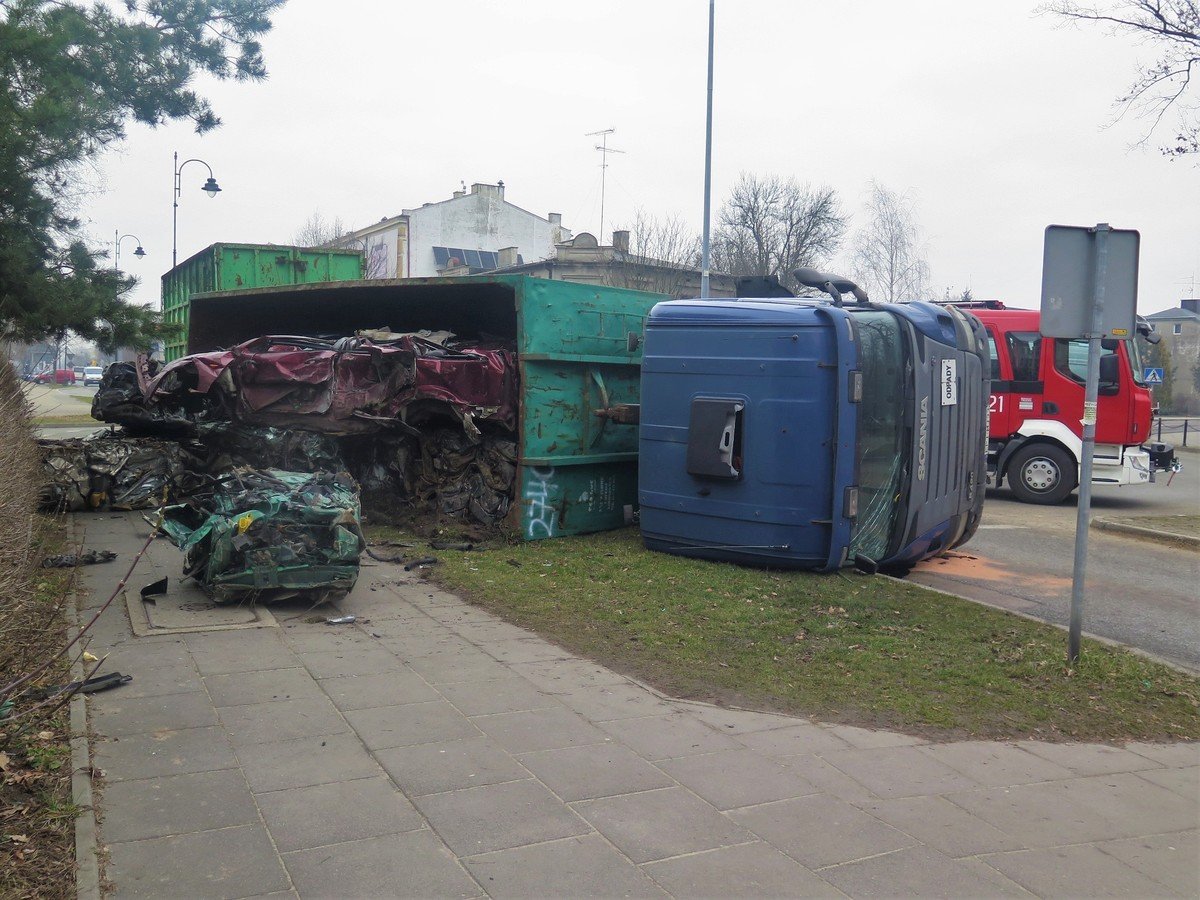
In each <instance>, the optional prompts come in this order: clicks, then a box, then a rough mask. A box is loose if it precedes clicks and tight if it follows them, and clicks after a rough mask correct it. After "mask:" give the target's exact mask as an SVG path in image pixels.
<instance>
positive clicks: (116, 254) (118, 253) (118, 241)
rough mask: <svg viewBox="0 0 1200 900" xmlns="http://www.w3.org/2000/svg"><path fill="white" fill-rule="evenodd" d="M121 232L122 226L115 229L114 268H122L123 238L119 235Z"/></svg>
mask: <svg viewBox="0 0 1200 900" xmlns="http://www.w3.org/2000/svg"><path fill="white" fill-rule="evenodd" d="M120 233H121V229H120V228H114V229H113V268H114V269H119V268H121V239H120V238H119V237H117V235H119V234H120Z"/></svg>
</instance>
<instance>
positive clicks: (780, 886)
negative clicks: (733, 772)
mask: <svg viewBox="0 0 1200 900" xmlns="http://www.w3.org/2000/svg"><path fill="white" fill-rule="evenodd" d="M643 868H644V869H645V871H646V872H647V873H649V875H650V877H651V878H653V879H654V880H655V881H657V882H658V883H659V884H660V885H661V886H662V887H663V888H665V889H666V890H667V891H668V892H669V893H671V894H672V895H674V896H676V897H842V896H844V895H843V894H842V892H841V891H839V890H837V889H836V888H834V887H833V886H832V885H831V884H830V883H829V882H828V881H826V880H825V879H823V878H822V877H821V876H820V875H817V874H816V873H815V872H811V871H809V870H808V869H806V868H804V866H802V865H800V864H799V863H798V862H796V861H795V860H794V859H792V858H790V857H789V856H786V855H785V854H783V853H781V852H779V851H778V850H776V849H775V848H774V847H772V846H771V845H770V844H767V843H763V842H762V841H755V842H754V843H750V844H735V845H733V846H731V847H718V848H717V849H716V850H708V851H705V852H704V853H691V854H688V855H687V856H678V857H675V858H674V859H668V860H664V861H662V862H654V863H649V864H648V865H646V866H643Z"/></svg>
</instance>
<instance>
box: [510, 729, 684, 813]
mask: <svg viewBox="0 0 1200 900" xmlns="http://www.w3.org/2000/svg"><path fill="white" fill-rule="evenodd" d="M519 759H520V762H521V765H523V766H525V768H527V769H528V770H529V771H530V772H532V773H533V774H534V775H536V776H537V777H538V778H539V779H541V781H542V783H543V784H544V785H546V786H547V787H548V788H550V790H552V791H554V793H556V794H558V796H559V797H561V798H562V799H563V800H566V801H568V802H571V801H573V800H594V799H596V798H597V797H612V796H614V795H616V794H629V793H633V792H634V791H648V790H653V789H654V788H662V787H671V786H672V784H673V782H672V781H671V779H670V778H669V777H668V776H667V774H666V773H664V772H662V771H661V770H659V769H656V768H655V767H654V766H652V765H651V764H650V763H648V762H646V761H645V760H643V759H642V758H641V757H640V756H638V755H637V754H636V753H634V752H633V751H632V750H630V749H628V748H627V747H622V746H621V745H620V744H612V743H608V744H588V745H585V746H583V747H566V748H564V749H562V750H541V751H538V752H537V753H525V754H522V755H521V756H520V757H519Z"/></svg>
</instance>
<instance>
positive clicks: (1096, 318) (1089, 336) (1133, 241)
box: [1041, 222, 1140, 665]
mask: <svg viewBox="0 0 1200 900" xmlns="http://www.w3.org/2000/svg"><path fill="white" fill-rule="evenodd" d="M1139 242H1140V235H1139V234H1138V232H1136V231H1129V230H1117V229H1114V228H1112V227H1111V226H1109V225H1108V224H1107V223H1103V222H1102V223H1101V224H1099V225H1096V226H1095V227H1094V228H1080V227H1075V226H1065V225H1051V226H1049V227H1048V228H1047V229H1046V243H1045V248H1044V251H1043V256H1042V308H1041V321H1042V326H1041V329H1042V334H1043V335H1044V336H1045V337H1051V338H1069V339H1079V338H1085V339H1086V340H1087V342H1088V357H1087V378H1086V379H1085V381H1084V388H1083V419H1082V423H1083V450H1082V457H1083V458H1082V459H1081V460H1080V471H1079V511H1078V515H1077V516H1076V518H1075V566H1074V571H1073V573H1072V578H1071V616H1070V624H1069V627H1068V632H1067V662H1068V664H1070V665H1074V664H1075V663H1076V662H1077V661H1078V660H1079V645H1080V638H1081V635H1082V632H1083V601H1084V586H1085V582H1086V578H1087V547H1088V525H1089V523H1090V518H1091V506H1092V457H1093V455H1094V454H1095V450H1096V408H1097V397H1098V395H1099V392H1100V354H1101V350H1102V347H1101V341H1103V340H1104V339H1105V338H1117V339H1120V340H1125V339H1131V338H1132V337H1133V336H1134V333H1135V332H1134V319H1135V317H1136V315H1137V270H1138V249H1139Z"/></svg>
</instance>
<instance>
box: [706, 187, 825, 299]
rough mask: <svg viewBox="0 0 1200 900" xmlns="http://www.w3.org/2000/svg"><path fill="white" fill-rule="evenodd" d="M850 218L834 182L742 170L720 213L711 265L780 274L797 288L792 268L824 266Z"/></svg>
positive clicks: (732, 270) (732, 271)
mask: <svg viewBox="0 0 1200 900" xmlns="http://www.w3.org/2000/svg"><path fill="white" fill-rule="evenodd" d="M847 221H848V220H847V217H846V216H845V215H843V214H842V210H841V202H840V201H839V199H838V195H837V191H835V190H834V189H833V188H831V187H819V188H813V187H810V186H809V185H807V184H803V185H802V184H799V183H798V182H797V181H796V180H795V179H794V178H780V177H778V176H775V175H766V176H760V175H753V174H748V173H746V172H743V173H742V174H741V175H740V176H739V177H738V180H737V183H736V184H734V186H733V190H732V191H731V192H730V194H729V199H728V200H726V201H725V204H724V206H722V207H721V211H720V213H719V214H718V216H717V227H716V231H715V234H714V236H713V245H712V250H713V268H714V269H717V270H719V271H722V272H728V273H730V274H732V275H776V276H778V277H779V280H780V282H781V283H783V284H784V285H787V286H788V287H791V288H793V289H795V288H797V287H798V285H797V284H796V281H795V279H793V278H792V272H793V271H794V270H795V269H798V268H800V267H801V266H814V267H820V266H821V264H823V263H824V262H825V261H827V260H828V259H829V258H830V257H832V256H834V255H835V254H836V253H837V251H838V248H839V247H840V246H841V243H842V238H843V237H845V234H846V225H847Z"/></svg>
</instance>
